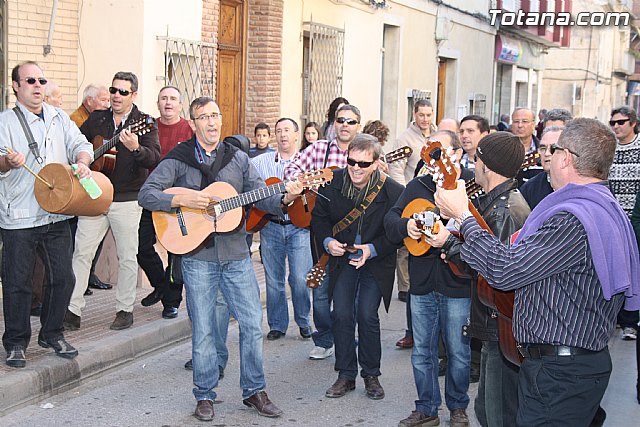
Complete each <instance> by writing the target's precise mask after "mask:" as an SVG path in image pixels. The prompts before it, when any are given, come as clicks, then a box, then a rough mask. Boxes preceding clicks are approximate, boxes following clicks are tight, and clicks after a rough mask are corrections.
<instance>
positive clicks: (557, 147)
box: [549, 144, 580, 157]
mask: <svg viewBox="0 0 640 427" xmlns="http://www.w3.org/2000/svg"><path fill="white" fill-rule="evenodd" d="M556 150H567V151H568V152H570V153H571V154H573V155H574V156H576V157H580V154H578V153H576V152H575V151H573V150H571V149H569V148H567V147H561V146H560V145H558V144H551V145H550V146H549V153H551V155H552V156H553V153H555V152H556Z"/></svg>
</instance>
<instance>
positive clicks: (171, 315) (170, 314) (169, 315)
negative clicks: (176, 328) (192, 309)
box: [162, 307, 178, 319]
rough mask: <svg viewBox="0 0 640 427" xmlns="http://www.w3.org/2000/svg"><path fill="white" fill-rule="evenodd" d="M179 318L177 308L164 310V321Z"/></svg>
mask: <svg viewBox="0 0 640 427" xmlns="http://www.w3.org/2000/svg"><path fill="white" fill-rule="evenodd" d="M176 317H178V309H177V308H175V307H165V308H164V310H162V318H163V319H175V318H176Z"/></svg>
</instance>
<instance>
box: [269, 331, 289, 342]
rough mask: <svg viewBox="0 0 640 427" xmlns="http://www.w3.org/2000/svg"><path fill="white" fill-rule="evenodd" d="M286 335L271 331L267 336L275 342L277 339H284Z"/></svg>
mask: <svg viewBox="0 0 640 427" xmlns="http://www.w3.org/2000/svg"><path fill="white" fill-rule="evenodd" d="M284 335H285V333H284V332H280V331H276V330H275V329H274V330H273V331H269V333H268V334H267V339H268V340H269V341H275V340H277V339H280V338H282V337H283V336H284Z"/></svg>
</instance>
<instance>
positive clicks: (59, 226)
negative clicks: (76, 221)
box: [0, 221, 75, 350]
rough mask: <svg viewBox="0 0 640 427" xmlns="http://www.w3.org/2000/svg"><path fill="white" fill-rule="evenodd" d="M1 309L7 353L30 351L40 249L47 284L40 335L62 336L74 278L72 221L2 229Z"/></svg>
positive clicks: (46, 337) (3, 339)
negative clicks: (19, 348) (34, 281)
mask: <svg viewBox="0 0 640 427" xmlns="http://www.w3.org/2000/svg"><path fill="white" fill-rule="evenodd" d="M0 231H1V232H2V240H3V241H4V249H3V253H2V297H3V298H2V305H3V310H4V334H3V335H2V344H3V345H4V348H5V349H6V350H10V349H11V348H12V347H14V346H17V345H19V346H23V347H24V348H27V346H28V345H29V340H30V339H31V320H30V317H29V315H30V311H31V292H32V283H31V281H32V277H33V269H34V263H35V259H36V248H37V247H39V248H40V249H41V254H42V263H43V264H44V269H45V277H46V281H45V283H46V284H47V285H46V286H45V288H44V289H45V290H44V296H43V298H42V314H41V315H40V323H41V324H42V328H41V329H40V335H41V336H42V337H43V338H45V339H55V338H58V337H61V336H63V332H62V331H63V328H62V321H63V319H64V315H65V313H66V311H67V305H69V299H70V298H71V292H72V291H73V284H74V283H75V277H74V275H73V269H72V268H71V257H72V251H73V240H72V239H71V229H70V228H69V221H60V222H55V223H52V224H48V225H43V226H40V227H33V228H24V229H17V230H8V229H2V230H0Z"/></svg>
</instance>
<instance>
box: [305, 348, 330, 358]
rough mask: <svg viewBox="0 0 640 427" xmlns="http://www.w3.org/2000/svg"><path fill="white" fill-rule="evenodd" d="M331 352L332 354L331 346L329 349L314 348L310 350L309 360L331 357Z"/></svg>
mask: <svg viewBox="0 0 640 427" xmlns="http://www.w3.org/2000/svg"><path fill="white" fill-rule="evenodd" d="M333 352H334V347H333V346H331V347H329V348H324V347H318V346H315V347H314V348H313V350H311V353H309V359H314V360H322V359H326V358H327V357H330V356H333Z"/></svg>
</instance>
